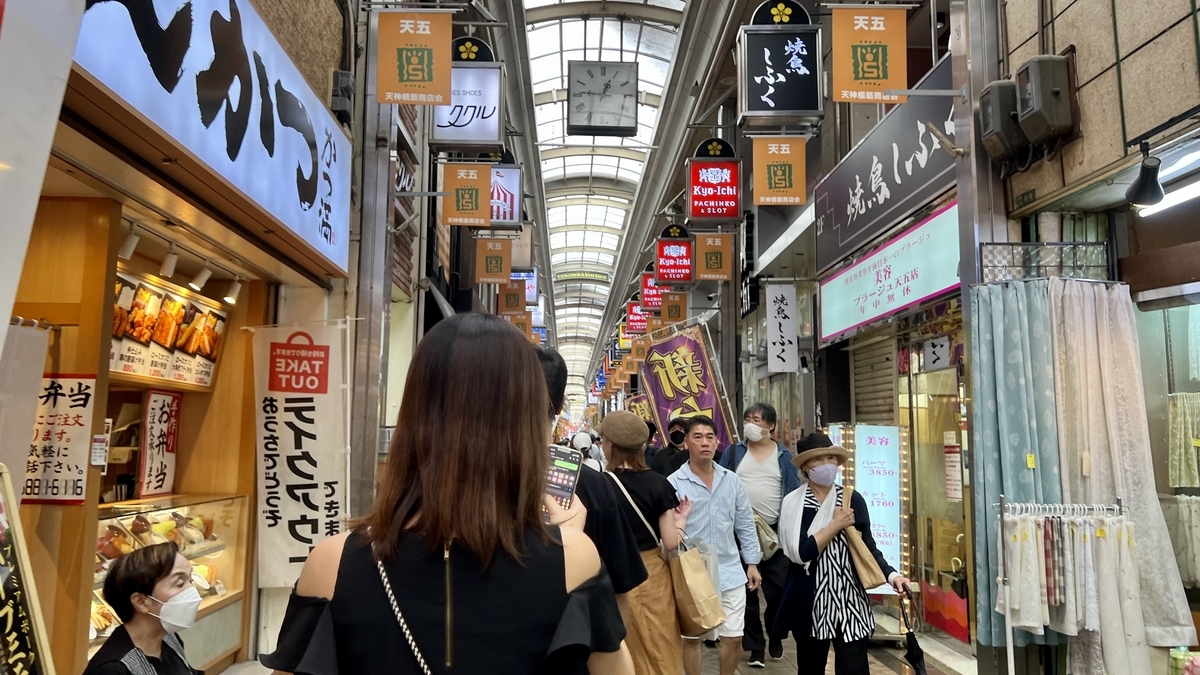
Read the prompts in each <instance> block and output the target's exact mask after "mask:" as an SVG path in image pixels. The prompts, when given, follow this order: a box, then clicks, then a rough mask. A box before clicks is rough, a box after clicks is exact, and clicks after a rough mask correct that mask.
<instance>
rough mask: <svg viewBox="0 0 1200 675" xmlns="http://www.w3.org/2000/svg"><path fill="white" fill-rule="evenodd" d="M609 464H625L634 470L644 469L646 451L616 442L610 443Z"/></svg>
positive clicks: (646, 467) (645, 468)
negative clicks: (610, 455) (610, 454)
mask: <svg viewBox="0 0 1200 675" xmlns="http://www.w3.org/2000/svg"><path fill="white" fill-rule="evenodd" d="M608 464H609V466H614V467H615V466H627V467H629V468H631V469H633V470H634V471H646V470H647V469H649V468H650V467H649V466H646V451H645V450H634V449H633V448H626V447H622V446H620V445H617V444H616V443H613V444H612V457H609V458H608Z"/></svg>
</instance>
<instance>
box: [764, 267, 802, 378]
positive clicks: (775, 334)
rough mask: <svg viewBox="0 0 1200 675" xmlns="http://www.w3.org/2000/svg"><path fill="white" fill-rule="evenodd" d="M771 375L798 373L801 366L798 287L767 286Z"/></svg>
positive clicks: (768, 364)
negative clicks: (797, 301)
mask: <svg viewBox="0 0 1200 675" xmlns="http://www.w3.org/2000/svg"><path fill="white" fill-rule="evenodd" d="M766 309H767V343H768V344H767V372H771V373H794V372H796V369H797V368H798V367H799V364H800V354H799V352H798V351H797V350H796V287H795V286H793V285H792V284H768V285H767V308H766Z"/></svg>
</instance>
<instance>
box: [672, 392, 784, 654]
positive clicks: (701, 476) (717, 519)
mask: <svg viewBox="0 0 1200 675" xmlns="http://www.w3.org/2000/svg"><path fill="white" fill-rule="evenodd" d="M684 445H685V446H686V448H687V451H688V455H689V459H688V462H687V463H686V464H684V465H683V466H682V467H680V468H679V470H678V471H676V472H675V473H673V474H671V476H670V477H668V478H667V480H669V481H671V485H673V486H675V491H676V492H678V493H679V498H680V499H683V498H684V497H688V498H690V499H691V500H692V505H693V506H692V513H691V515H690V516H689V517H688V528H687V529H688V536H690V537H698V538H700V539H703V540H704V541H705V542H707V543H708V544H709V546H711V547H713V548H714V549H715V550H716V552H717V560H718V562H719V564H720V571H719V572H718V576H719V578H718V579H713V586H714V587H716V589H717V591H718V592H719V593H720V594H721V604H722V605H723V606H724V609H725V623H724V625H722V626H721V627H720V628H719V629H718V633H719V635H720V636H721V671H720V672H721V675H733V673H734V672H736V671H737V666H738V662H739V661H740V660H741V656H742V632H743V630H744V629H745V625H746V589H747V587H748V588H749V589H750V591H751V592H756V591H757V590H758V586H759V584H760V583H761V582H762V577H761V576H759V573H758V563H759V561H760V560H761V559H762V551H761V549H760V548H759V546H758V534H757V532H756V530H755V528H754V512H753V511H752V510H751V508H750V497H749V496H747V494H746V489H745V488H744V487H743V486H742V481H741V479H739V478H738V476H737V474H735V473H734V472H732V471H730V470H729V469H726V468H724V467H722V466H719V465H717V464H716V463H715V462H713V455H715V454H716V451H717V432H716V425H715V424H714V423H713V421H712V419H710V418H708V417H705V416H702V415H697V416H696V417H692V418H691V419H690V420H688V428H687V436H686V438H685V440H684ZM738 544H741V552H740V554H739V551H738ZM742 561H745V563H746V565H747V567H746V570H745V571H744V572H743V571H742ZM700 668H701V654H700V640H699V639H685V640H684V641H683V669H684V672H685V673H686V674H687V675H700Z"/></svg>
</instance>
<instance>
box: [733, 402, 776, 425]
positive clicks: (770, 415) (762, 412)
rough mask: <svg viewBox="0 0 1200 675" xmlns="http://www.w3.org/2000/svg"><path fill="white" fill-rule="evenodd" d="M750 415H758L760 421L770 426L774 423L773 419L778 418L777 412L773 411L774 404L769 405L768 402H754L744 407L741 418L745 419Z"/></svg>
mask: <svg viewBox="0 0 1200 675" xmlns="http://www.w3.org/2000/svg"><path fill="white" fill-rule="evenodd" d="M751 415H758V416H759V417H761V418H762V421H764V422H766V423H767V424H770V425H772V426H774V425H775V420H777V419H779V416H778V414H777V413H776V412H775V406H773V405H771V404H770V403H755V404H754V405H752V406H750V407H749V408H746V412H745V414H743V415H742V419H746V418H748V417H750V416H751Z"/></svg>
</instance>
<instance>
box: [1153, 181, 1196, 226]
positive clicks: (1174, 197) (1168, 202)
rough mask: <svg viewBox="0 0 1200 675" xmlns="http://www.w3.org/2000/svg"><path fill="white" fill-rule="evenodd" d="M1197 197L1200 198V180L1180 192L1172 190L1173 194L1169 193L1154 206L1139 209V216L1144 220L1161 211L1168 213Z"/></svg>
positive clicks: (1179, 190)
mask: <svg viewBox="0 0 1200 675" xmlns="http://www.w3.org/2000/svg"><path fill="white" fill-rule="evenodd" d="M1196 197H1200V180H1197V181H1196V182H1194V183H1189V184H1187V185H1185V186H1183V187H1181V188H1179V189H1178V190H1172V191H1171V192H1168V193H1167V194H1166V196H1165V197H1163V200H1162V201H1161V202H1159V203H1157V204H1155V205H1154V206H1147V207H1145V208H1142V209H1138V215H1139V216H1141V217H1143V218H1145V217H1146V216H1152V215H1154V214H1156V213H1158V212H1159V211H1166V210H1167V209H1169V208H1171V207H1172V206H1179V205H1180V204H1182V203H1184V202H1186V201H1189V200H1192V199H1195V198H1196Z"/></svg>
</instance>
